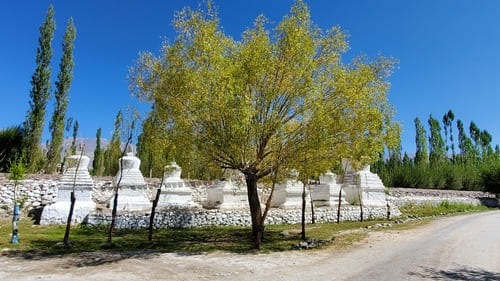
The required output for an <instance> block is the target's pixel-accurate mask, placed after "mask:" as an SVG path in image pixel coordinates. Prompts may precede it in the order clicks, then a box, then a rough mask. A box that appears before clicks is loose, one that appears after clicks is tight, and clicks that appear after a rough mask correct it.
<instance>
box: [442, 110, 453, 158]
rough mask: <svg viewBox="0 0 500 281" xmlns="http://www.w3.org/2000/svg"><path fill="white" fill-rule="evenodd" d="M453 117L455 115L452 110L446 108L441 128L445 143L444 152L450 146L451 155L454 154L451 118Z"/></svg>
mask: <svg viewBox="0 0 500 281" xmlns="http://www.w3.org/2000/svg"><path fill="white" fill-rule="evenodd" d="M454 119H455V115H454V114H453V112H452V111H451V109H450V110H448V112H446V113H445V114H444V116H443V129H444V141H445V145H446V154H448V151H449V150H450V148H451V155H452V156H454V155H455V144H454V143H453V120H454ZM448 135H449V139H450V145H448Z"/></svg>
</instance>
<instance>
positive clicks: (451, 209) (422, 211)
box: [399, 201, 489, 217]
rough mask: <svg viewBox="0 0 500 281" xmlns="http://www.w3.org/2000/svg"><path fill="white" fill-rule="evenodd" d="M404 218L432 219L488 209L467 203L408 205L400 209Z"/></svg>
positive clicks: (447, 202)
mask: <svg viewBox="0 0 500 281" xmlns="http://www.w3.org/2000/svg"><path fill="white" fill-rule="evenodd" d="M399 210H400V211H401V213H402V215H403V217H404V216H417V217H430V216H434V215H440V214H450V213H462V212H472V211H486V210H489V208H488V207H486V206H483V205H478V206H475V205H472V204H465V203H457V202H449V201H442V202H441V203H440V204H432V203H426V204H407V205H404V206H402V207H399Z"/></svg>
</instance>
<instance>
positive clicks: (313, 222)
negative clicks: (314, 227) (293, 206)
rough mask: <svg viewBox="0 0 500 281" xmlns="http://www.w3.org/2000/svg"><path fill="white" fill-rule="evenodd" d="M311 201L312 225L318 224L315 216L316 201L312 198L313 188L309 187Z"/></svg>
mask: <svg viewBox="0 0 500 281" xmlns="http://www.w3.org/2000/svg"><path fill="white" fill-rule="evenodd" d="M309 199H310V200H311V216H312V218H311V223H312V224H315V223H316V216H315V215H314V201H313V197H312V191H311V186H310V185H309Z"/></svg>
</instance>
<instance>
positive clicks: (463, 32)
mask: <svg viewBox="0 0 500 281" xmlns="http://www.w3.org/2000/svg"><path fill="white" fill-rule="evenodd" d="M292 2H293V1H292V0H282V1H264V0H253V1H248V0H246V1H244V0H238V1H236V0H231V1H227V0H226V1H222V0H218V1H215V3H216V5H217V6H218V7H219V14H220V17H221V23H222V26H223V28H224V30H225V31H226V32H227V33H229V34H231V35H233V36H234V37H236V38H239V37H240V35H241V32H242V31H243V30H244V28H246V27H248V26H250V25H251V24H252V22H253V19H254V18H255V17H256V16H257V15H258V14H260V13H263V14H265V15H266V16H267V17H268V18H270V19H271V20H272V21H274V22H279V20H280V19H281V17H282V16H283V15H284V14H285V13H286V12H288V10H289V7H290V6H291V4H292ZM306 2H307V3H308V5H309V6H310V9H311V14H312V18H313V20H314V21H315V23H316V24H318V25H319V26H320V27H322V28H325V29H326V28H329V27H330V26H332V25H340V26H341V28H342V29H343V30H345V31H347V32H348V33H349V34H350V38H349V42H350V47H351V49H350V51H349V53H348V55H347V56H346V59H350V58H352V57H353V56H356V55H359V54H361V53H364V54H367V55H368V56H376V55H378V54H383V55H386V56H394V57H395V58H397V59H399V61H400V64H399V68H398V69H397V70H396V71H395V73H394V75H393V76H392V77H391V78H390V81H391V83H392V89H391V91H390V95H389V98H390V101H391V103H392V104H393V105H394V107H395V109H396V110H397V115H396V119H397V120H398V121H399V122H401V124H402V125H403V135H402V141H403V150H405V151H408V152H409V153H413V152H414V150H415V144H414V137H415V132H414V125H413V119H414V118H415V117H416V116H418V117H420V118H421V119H423V121H424V122H425V123H427V122H426V120H427V118H428V116H429V114H433V116H435V117H438V119H439V120H441V117H442V115H443V114H444V113H445V112H446V111H448V109H452V110H453V111H454V113H455V116H456V118H459V119H462V121H464V123H465V124H466V125H467V127H468V124H469V122H470V120H474V121H475V122H476V124H477V125H478V126H479V127H480V128H481V129H487V130H488V131H489V132H490V133H491V134H492V136H493V143H494V144H497V143H500V126H499V123H500V118H499V117H500V1H458V0H449V1H443V0H441V1H434V0H430V1H421V0H419V1H412V2H410V1H398V0H394V1H385V0H379V1H370V0H367V1H331V0H324V1H318V0H314V1H312V0H309V1H306ZM50 3H52V4H54V7H55V12H56V23H57V29H56V33H55V39H54V41H53V48H54V57H53V66H52V70H53V79H52V82H54V81H55V80H56V75H57V72H58V68H59V67H58V64H59V60H60V57H61V41H62V35H63V32H64V29H65V26H66V21H67V19H68V18H69V17H71V16H72V17H73V18H74V21H75V25H76V28H77V39H76V42H75V51H74V56H75V69H74V79H73V84H72V86H71V91H70V103H69V109H68V116H72V117H74V118H75V119H77V120H78V121H79V123H80V133H79V136H81V137H94V136H95V132H96V130H97V128H99V127H102V128H103V136H104V137H105V138H109V136H110V133H111V130H112V126H113V121H114V118H115V115H116V113H117V111H118V110H119V109H120V108H125V107H126V106H127V105H134V106H136V107H137V108H139V110H141V111H143V112H146V111H147V110H148V109H149V106H148V105H144V104H139V103H138V102H137V101H136V99H135V98H133V97H131V96H130V94H129V92H128V83H127V80H126V76H127V71H128V70H127V69H128V67H129V66H132V65H133V64H134V60H135V59H136V58H137V56H138V53H139V52H141V51H153V52H155V53H157V52H158V50H159V48H160V46H161V41H162V38H168V39H170V40H172V39H173V38H174V36H175V34H174V31H173V29H172V26H171V21H172V17H173V14H174V11H176V10H180V9H181V8H182V7H183V6H185V5H189V6H193V7H195V6H197V5H198V3H199V1H174V0H163V1H132V0H121V1H116V0H113V1H96V0H86V1H62V0H56V1H45V0H37V1H3V3H1V4H0V36H1V38H2V43H1V44H0V100H1V107H0V108H1V110H0V128H4V127H7V126H10V125H16V124H21V123H22V122H23V120H24V118H25V115H26V111H27V109H28V100H29V91H30V88H31V86H30V77H31V75H32V74H33V72H34V69H35V51H36V48H37V46H38V41H37V40H38V37H39V31H38V28H39V26H40V24H41V23H42V22H43V20H44V17H45V12H46V10H47V7H48V6H49V4H50ZM53 103H54V101H53V99H51V100H50V102H49V105H48V110H47V111H48V114H47V117H46V119H47V120H49V119H50V115H51V114H52V106H53ZM47 124H48V122H47ZM454 130H455V134H456V127H455V128H454ZM48 138H49V133H48V129H45V132H44V136H43V141H45V140H46V139H48Z"/></svg>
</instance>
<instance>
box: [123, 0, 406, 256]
mask: <svg viewBox="0 0 500 281" xmlns="http://www.w3.org/2000/svg"><path fill="white" fill-rule="evenodd" d="M266 24H267V20H266V19H265V18H264V17H263V16H259V17H258V18H257V19H256V20H255V23H254V26H253V28H250V29H248V30H246V31H245V32H244V33H243V36H242V40H241V41H235V40H234V39H233V38H231V37H229V36H227V35H226V34H225V33H224V32H223V31H222V29H221V28H220V26H219V19H218V17H217V13H216V11H215V10H214V9H213V8H212V4H211V3H210V2H208V4H207V8H206V10H202V9H200V10H198V11H192V10H190V9H188V8H186V9H184V10H183V11H181V12H179V13H177V15H176V19H175V21H174V26H175V27H176V29H177V34H178V36H177V38H176V39H175V41H174V42H173V43H172V44H170V45H169V44H165V46H164V47H163V49H162V54H161V55H160V56H159V57H154V56H153V55H152V54H150V53H145V54H143V55H142V56H141V57H140V58H139V60H138V63H137V65H136V66H135V67H134V68H133V69H132V70H131V77H130V78H131V82H132V83H131V87H132V89H133V91H134V93H135V94H136V95H137V96H138V97H139V98H141V99H142V100H145V101H148V102H154V103H155V104H156V107H155V109H156V113H157V116H158V118H159V120H161V121H162V122H163V125H162V126H161V127H162V128H165V130H166V131H167V132H168V133H166V134H165V135H166V136H167V137H168V138H169V140H170V142H171V143H175V153H174V154H175V155H183V154H184V155H185V153H186V152H187V151H191V150H192V148H193V147H196V151H197V153H199V154H200V155H201V159H203V161H207V162H209V163H216V164H217V165H218V166H219V167H221V168H229V169H236V170H239V171H241V172H242V173H243V174H244V175H245V179H246V184H247V192H248V200H249V206H250V213H251V219H252V230H253V234H254V237H255V238H256V239H255V247H257V248H258V247H259V245H260V237H262V233H263V230H264V214H263V212H262V209H261V205H260V201H259V197H258V193H257V182H258V181H259V180H261V179H263V178H265V177H268V176H270V175H272V174H273V173H275V172H276V170H277V168H278V167H281V168H280V169H283V170H289V169H297V168H299V169H300V168H303V167H307V165H305V164H307V163H311V164H313V163H315V161H319V160H323V159H327V160H328V161H330V163H334V162H335V159H337V160H338V159H339V158H340V157H342V156H347V155H349V156H350V157H351V158H353V159H354V160H355V163H357V164H359V165H362V164H365V163H369V162H372V161H375V160H376V159H377V158H378V156H379V153H380V152H381V151H382V150H383V149H384V144H389V145H393V144H394V143H395V142H396V141H395V139H397V138H396V137H394V136H396V135H397V134H398V132H399V130H398V127H397V126H396V125H395V124H394V123H393V122H392V115H393V111H392V109H391V107H390V106H389V105H388V103H387V96H386V93H387V91H388V89H389V83H388V82H387V81H386V78H387V77H388V76H389V75H390V73H391V71H392V69H393V66H394V62H393V61H392V60H390V59H386V58H383V57H380V58H378V59H376V60H375V61H370V60H368V59H367V58H365V57H361V58H357V59H355V60H354V61H353V62H352V63H350V64H348V65H345V64H343V63H342V62H341V55H342V53H343V52H345V51H346V50H347V47H348V46H347V42H346V35H345V34H344V33H342V32H341V31H340V28H339V27H334V28H331V29H329V30H327V31H322V30H321V29H319V28H318V27H317V26H315V25H314V24H313V23H312V21H311V18H310V14H309V9H308V7H307V6H306V5H305V4H304V3H303V2H302V1H296V2H295V4H294V5H293V6H292V8H291V11H290V14H289V15H286V16H285V17H283V19H282V21H281V22H280V23H279V24H278V25H277V27H276V28H275V29H274V30H272V31H270V30H268V29H266ZM177 159H178V158H177V157H176V160H177ZM304 159H305V160H304ZM180 162H181V164H183V163H182V162H184V163H186V162H185V160H182V161H180ZM325 166H326V165H317V167H318V168H317V169H313V168H311V167H309V168H307V169H305V168H304V169H302V170H303V173H302V174H303V175H304V177H305V176H309V175H313V174H314V173H316V172H320V171H319V170H322V169H323V170H324V169H325Z"/></svg>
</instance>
